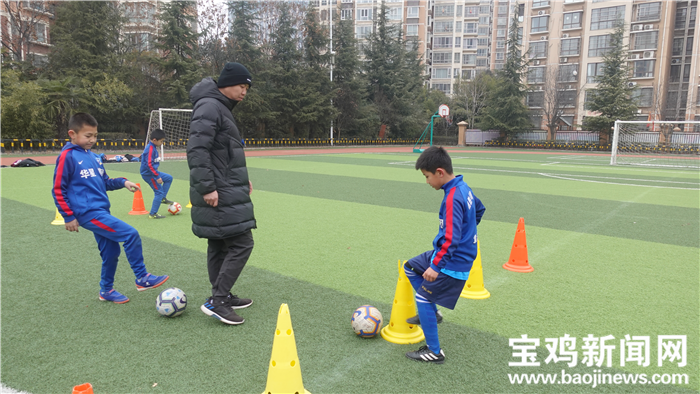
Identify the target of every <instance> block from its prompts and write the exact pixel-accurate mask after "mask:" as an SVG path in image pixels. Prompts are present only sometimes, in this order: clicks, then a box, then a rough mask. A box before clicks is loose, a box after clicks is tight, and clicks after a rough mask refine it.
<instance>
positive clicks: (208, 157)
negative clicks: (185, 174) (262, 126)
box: [187, 62, 256, 324]
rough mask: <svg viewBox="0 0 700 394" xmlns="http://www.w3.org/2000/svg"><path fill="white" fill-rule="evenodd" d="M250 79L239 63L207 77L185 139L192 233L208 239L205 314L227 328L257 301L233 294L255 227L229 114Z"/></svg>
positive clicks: (195, 93)
mask: <svg viewBox="0 0 700 394" xmlns="http://www.w3.org/2000/svg"><path fill="white" fill-rule="evenodd" d="M251 85H252V76H251V75H250V73H249V72H248V70H247V69H246V68H245V67H244V66H243V65H242V64H240V63H233V62H230V63H227V64H226V66H225V67H224V69H223V70H222V71H221V75H220V76H219V80H218V81H214V79H212V78H204V79H202V81H200V82H199V83H197V84H196V85H195V86H194V87H193V88H192V90H191V91H190V100H191V101H192V104H193V105H194V108H193V110H192V120H191V122H190V136H189V140H188V141H187V164H188V166H189V168H190V201H191V203H192V232H193V233H194V234H195V235H196V236H198V237H200V238H206V239H207V240H208V248H207V269H208V271H209V281H210V282H211V297H210V298H208V299H207V300H206V302H205V303H204V305H202V306H201V308H200V309H201V310H202V312H204V313H205V314H206V315H208V316H211V317H214V318H216V319H219V320H220V321H222V322H223V323H226V324H242V323H243V322H244V319H243V318H242V317H240V316H239V315H238V314H237V313H236V311H235V310H236V309H241V308H246V307H248V306H250V305H251V304H252V303H253V301H252V300H250V299H247V298H238V297H237V296H235V295H232V294H231V288H232V287H233V285H234V284H235V283H236V280H237V279H238V277H239V275H240V274H241V271H242V270H243V267H245V265H246V263H247V262H248V258H249V257H250V254H251V253H252V251H253V234H252V231H251V230H252V229H254V228H256V223H255V215H254V213H253V203H252V201H251V200H250V193H251V192H252V191H253V185H252V183H251V182H250V180H249V179H248V169H247V168H246V160H245V153H244V151H243V148H244V146H243V142H242V140H241V134H240V132H239V131H238V127H237V126H236V121H235V120H234V118H233V115H232V113H231V111H232V110H233V108H234V107H235V106H236V104H238V102H240V101H241V100H243V98H244V97H245V95H246V93H247V92H248V89H249V88H250V86H251Z"/></svg>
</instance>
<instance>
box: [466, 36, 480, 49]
mask: <svg viewBox="0 0 700 394" xmlns="http://www.w3.org/2000/svg"><path fill="white" fill-rule="evenodd" d="M477 42H478V40H477V39H476V38H465V39H464V49H476V43H477Z"/></svg>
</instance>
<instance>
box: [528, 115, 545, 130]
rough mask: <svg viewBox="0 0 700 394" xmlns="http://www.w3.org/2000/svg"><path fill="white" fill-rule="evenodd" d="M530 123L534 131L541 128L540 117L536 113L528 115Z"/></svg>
mask: <svg viewBox="0 0 700 394" xmlns="http://www.w3.org/2000/svg"><path fill="white" fill-rule="evenodd" d="M530 122H532V126H533V127H534V128H535V129H540V128H542V115H540V114H538V113H531V114H530Z"/></svg>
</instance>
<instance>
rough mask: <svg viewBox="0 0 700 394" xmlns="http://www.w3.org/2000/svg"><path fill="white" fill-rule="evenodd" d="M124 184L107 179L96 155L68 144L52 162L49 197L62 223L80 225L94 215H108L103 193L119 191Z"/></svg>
mask: <svg viewBox="0 0 700 394" xmlns="http://www.w3.org/2000/svg"><path fill="white" fill-rule="evenodd" d="M125 182H126V178H114V179H112V178H109V177H108V176H107V173H106V171H105V168H104V166H103V165H102V160H100V158H99V157H98V156H97V155H96V154H94V153H92V151H89V150H85V149H83V148H81V147H80V146H78V145H75V144H73V143H72V142H69V143H67V144H66V145H65V146H64V147H63V149H62V150H61V154H60V155H59V156H58V158H57V159H56V169H55V170H54V173H53V190H52V191H51V193H52V194H53V199H54V202H55V203H56V208H58V212H59V213H60V214H61V216H63V220H65V222H66V223H68V222H72V221H73V220H74V219H78V223H80V224H82V223H84V222H85V221H89V220H90V219H92V218H94V213H95V212H96V211H104V210H106V211H107V212H109V208H110V203H109V198H108V197H107V190H117V189H121V188H123V187H124V183H125Z"/></svg>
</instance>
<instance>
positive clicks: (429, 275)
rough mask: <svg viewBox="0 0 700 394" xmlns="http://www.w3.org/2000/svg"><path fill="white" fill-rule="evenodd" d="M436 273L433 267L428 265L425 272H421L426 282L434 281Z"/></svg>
mask: <svg viewBox="0 0 700 394" xmlns="http://www.w3.org/2000/svg"><path fill="white" fill-rule="evenodd" d="M437 276H438V273H437V271H435V270H434V269H433V267H428V269H427V270H425V272H423V279H425V280H427V281H428V282H434V281H435V279H437Z"/></svg>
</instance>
